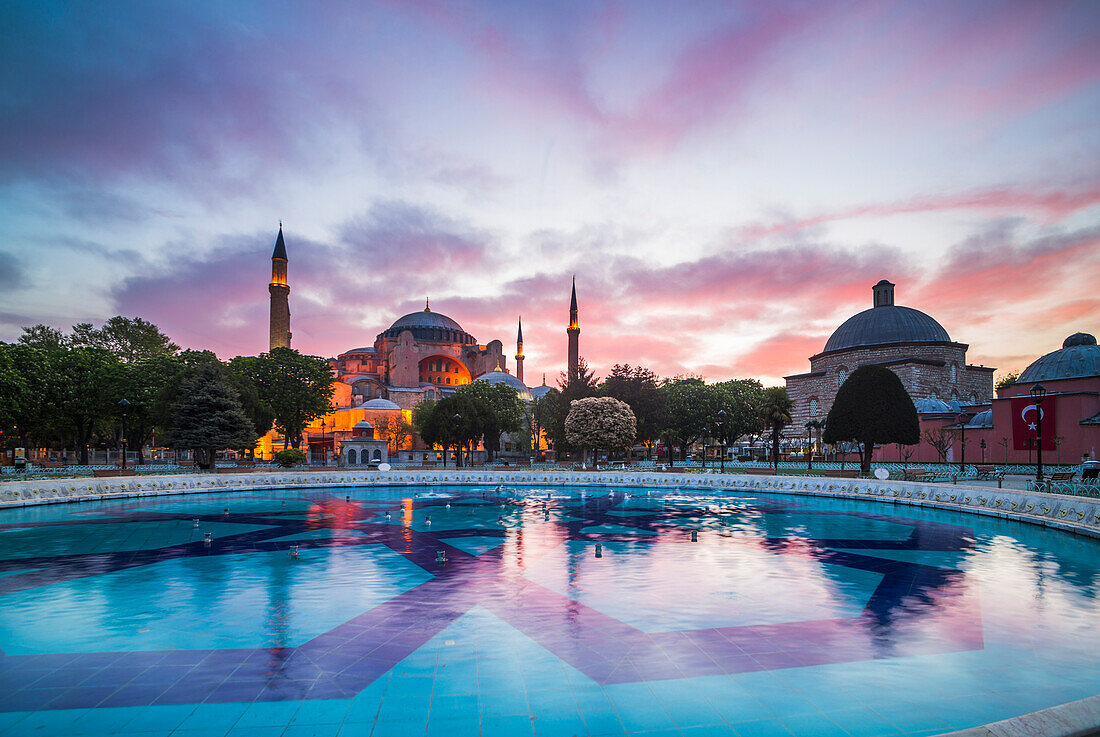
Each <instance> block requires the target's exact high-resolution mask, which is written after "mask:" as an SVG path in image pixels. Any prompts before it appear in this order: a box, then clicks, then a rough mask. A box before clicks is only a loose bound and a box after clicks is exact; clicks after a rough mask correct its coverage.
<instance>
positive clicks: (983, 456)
mask: <svg viewBox="0 0 1100 737" xmlns="http://www.w3.org/2000/svg"><path fill="white" fill-rule="evenodd" d="M979 445H980V446H981V449H982V463H985V438H982V442H981V443H979Z"/></svg>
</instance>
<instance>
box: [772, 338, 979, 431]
mask: <svg viewBox="0 0 1100 737" xmlns="http://www.w3.org/2000/svg"><path fill="white" fill-rule="evenodd" d="M914 356H916V357H919V358H920V359H923V360H921V361H913V360H909V361H904V362H902V363H896V364H892V365H889V366H887V368H889V369H890V370H891V371H893V372H894V373H896V374H897V375H898V378H900V379H901V383H902V384H903V385H904V386H905V389H906V391H908V392H909V395H910V396H911V397H912V398H913V399H914V401H915V400H917V399H923V398H925V397H930V396H935V397H937V398H939V399H942V400H944V401H951V399H952V398H953V397H957V398H958V400H959V401H961V402H971V401H977V402H980V403H981V402H990V401H992V399H993V371H992V370H991V369H980V368H978V367H967V365H966V348H965V346H964V345H962V344H960V343H932V344H929V343H900V344H892V345H881V346H868V347H866V348H853V349H849V350H846V351H837V352H835V353H822V354H819V355H817V356H814V357H813V358H811V359H810V372H811V374H813V373H816V372H819V371H822V372H824V373H823V374H822V375H820V376H808V375H805V374H803V375H800V376H791V377H788V378H787V393H788V394H789V395H790V397H791V399H792V400H793V401H794V411H793V412H792V413H791V419H792V422H791V427H792V428H793V432H794V433H795V434H799V433H801V432H802V428H803V427H804V426H805V424H806V423H807V422H809V421H810V420H811V419H815V418H817V419H822V420H823V419H825V417H826V416H827V415H828V414H829V409H830V408H832V406H833V400H834V399H835V398H836V392H837V390H838V389H839V388H840V385H841V384H842V383H843V378H844V377H846V376H847V375H850V374H851V373H852V371H854V370H855V369H857V368H859V367H860V366H862V365H864V364H867V363H879V362H882V361H890V360H898V359H906V358H913V357H914ZM925 361H933V362H938V363H940V364H941V365H934V364H929V363H926V362H925ZM952 366H954V367H955V376H954V380H952V373H951V367H952ZM842 372H843V373H842ZM813 400H816V404H817V412H816V413H813V412H812V402H813ZM788 434H790V433H788Z"/></svg>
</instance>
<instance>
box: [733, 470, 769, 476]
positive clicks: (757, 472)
mask: <svg viewBox="0 0 1100 737" xmlns="http://www.w3.org/2000/svg"><path fill="white" fill-rule="evenodd" d="M741 473H749V474H752V475H754V476H774V475H775V471H774V470H772V469H770V468H742V469H741Z"/></svg>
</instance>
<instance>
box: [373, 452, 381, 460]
mask: <svg viewBox="0 0 1100 737" xmlns="http://www.w3.org/2000/svg"><path fill="white" fill-rule="evenodd" d="M371 458H372V459H373V460H376V461H380V460H382V451H380V450H375V451H374V454H373V455H372V456H371Z"/></svg>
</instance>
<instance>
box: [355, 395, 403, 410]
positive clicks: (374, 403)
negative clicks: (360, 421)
mask: <svg viewBox="0 0 1100 737" xmlns="http://www.w3.org/2000/svg"><path fill="white" fill-rule="evenodd" d="M356 409H401V407H400V405H398V404H397V403H396V402H391V401H390V400H388V399H382V397H375V398H374V399H371V400H369V401H366V402H363V403H362V404H361V405H359V406H358V407H357V408H356Z"/></svg>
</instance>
